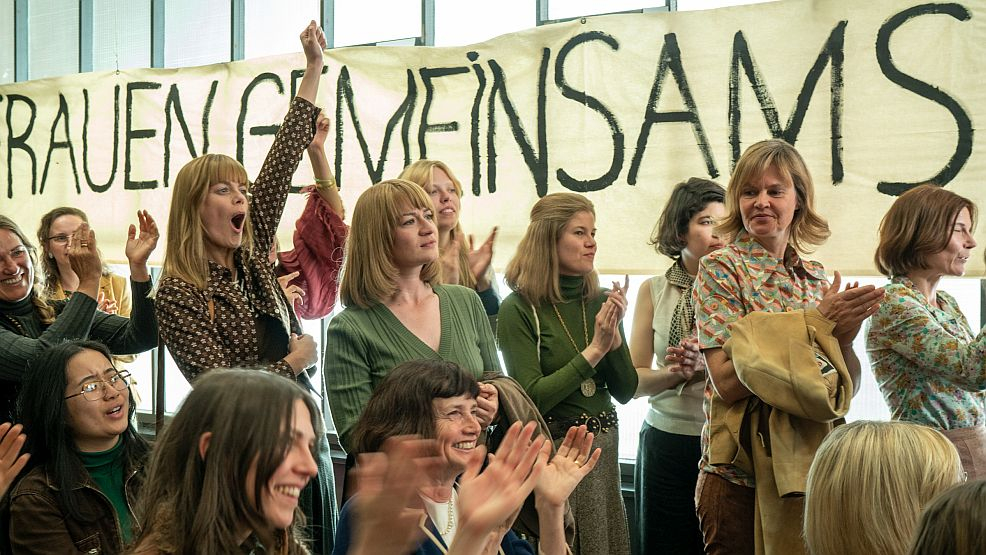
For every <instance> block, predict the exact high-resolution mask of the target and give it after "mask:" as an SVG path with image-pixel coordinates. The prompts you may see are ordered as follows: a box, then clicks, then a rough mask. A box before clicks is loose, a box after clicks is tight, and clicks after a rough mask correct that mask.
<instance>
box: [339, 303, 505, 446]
mask: <svg viewBox="0 0 986 555" xmlns="http://www.w3.org/2000/svg"><path fill="white" fill-rule="evenodd" d="M434 290H435V293H436V294H437V295H438V305H439V313H440V315H441V320H442V336H441V340H440V342H439V345H438V351H437V352H436V351H434V350H433V349H432V348H431V347H429V346H428V345H426V344H425V343H424V342H422V341H421V340H420V339H418V337H417V336H416V335H414V334H413V333H411V331H410V330H408V329H407V328H406V327H404V324H402V323H401V321H400V320H398V319H397V317H396V316H394V313H393V312H391V311H390V309H389V308H387V307H386V306H384V305H383V304H376V305H373V306H371V307H369V308H365V309H364V308H359V307H357V306H350V307H347V308H346V309H345V310H343V311H342V312H341V313H339V314H338V315H336V316H335V317H333V318H332V320H331V321H330V322H329V329H328V331H327V333H326V337H325V358H324V361H323V364H322V370H323V372H324V375H325V386H326V391H327V393H328V396H329V408H330V409H331V411H332V420H333V421H334V422H335V427H336V432H337V433H338V434H339V437H340V439H341V440H342V445H343V447H345V448H346V449H347V450H350V449H351V447H352V446H351V445H350V444H349V437H350V432H352V429H353V427H354V426H355V425H356V421H357V420H358V419H359V417H360V414H362V413H363V408H364V407H366V403H367V401H369V400H370V395H371V394H372V393H373V391H374V390H375V389H376V387H377V385H379V384H380V382H381V381H383V379H384V378H385V377H387V374H389V373H390V371H391V370H393V369H394V367H395V366H397V365H398V364H401V363H403V362H407V361H409V360H444V361H448V362H454V363H456V364H458V365H459V366H461V367H462V368H463V369H464V370H466V371H468V372H470V373H472V375H473V376H475V377H476V378H477V379H478V378H479V377H480V376H482V375H483V373H484V372H497V373H500V372H501V370H500V360H499V358H498V357H497V355H496V344H495V342H494V340H493V332H492V331H491V330H490V321H489V319H488V318H487V317H486V312H485V311H484V310H483V304H482V303H481V302H480V300H479V297H478V296H477V295H476V292H475V291H473V290H472V289H469V288H467V287H461V286H459V285H438V286H435V287H434Z"/></svg>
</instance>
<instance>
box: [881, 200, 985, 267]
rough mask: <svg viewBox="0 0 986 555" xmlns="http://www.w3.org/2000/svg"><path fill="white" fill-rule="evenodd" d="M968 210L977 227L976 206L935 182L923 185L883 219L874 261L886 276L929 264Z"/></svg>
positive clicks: (900, 201)
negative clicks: (929, 258)
mask: <svg viewBox="0 0 986 555" xmlns="http://www.w3.org/2000/svg"><path fill="white" fill-rule="evenodd" d="M963 208H967V209H968V210H969V216H971V217H972V228H973V229H971V230H969V231H970V232H971V231H972V230H974V229H975V228H976V205H975V204H974V203H973V202H972V201H971V200H969V199H967V198H965V197H961V196H959V195H957V194H955V193H953V192H951V191H946V190H945V189H942V188H941V187H937V186H935V185H920V186H918V187H915V188H913V189H911V190H910V191H907V192H906V193H904V194H903V195H901V196H900V197H898V198H897V200H896V201H894V203H893V205H891V206H890V210H887V213H886V214H885V215H884V216H883V220H882V221H881V222H880V243H879V244H878V245H877V247H876V254H875V255H874V256H873V261H874V262H876V267H877V269H878V270H880V273H881V274H883V275H885V276H887V277H895V276H906V275H907V274H909V273H911V272H912V271H914V270H923V269H925V268H927V267H928V257H930V256H932V255H935V254H938V253H939V252H941V251H943V250H945V247H947V246H948V241H949V239H950V238H951V237H952V228H953V227H954V226H955V220H956V219H958V217H959V212H961V211H962V209H963Z"/></svg>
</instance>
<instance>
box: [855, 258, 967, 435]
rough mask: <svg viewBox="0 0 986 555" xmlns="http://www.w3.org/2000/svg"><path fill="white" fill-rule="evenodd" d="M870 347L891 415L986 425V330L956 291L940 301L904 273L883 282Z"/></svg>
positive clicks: (945, 424) (939, 423) (945, 425)
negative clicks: (973, 322)
mask: <svg viewBox="0 0 986 555" xmlns="http://www.w3.org/2000/svg"><path fill="white" fill-rule="evenodd" d="M886 291H887V293H886V296H885V297H884V300H883V304H882V305H880V309H879V311H878V312H877V313H876V314H874V315H873V317H872V318H871V319H870V322H869V324H868V329H867V333H866V353H867V355H868V356H869V358H870V364H871V365H872V367H873V374H874V375H875V376H876V381H877V383H878V384H879V386H880V391H882V392H883V398H884V399H885V400H886V401H887V405H888V406H889V407H890V412H891V417H892V418H893V419H894V420H907V421H909V422H917V423H919V424H924V425H927V426H934V427H935V428H939V429H942V430H952V429H957V428H969V427H973V426H982V425H983V424H986V333H984V332H983V331H980V332H979V335H976V336H973V335H972V331H971V329H970V328H969V322H968V321H967V320H966V318H965V316H964V315H963V314H962V312H961V311H959V307H958V304H957V303H956V302H955V299H954V298H952V296H951V295H949V294H948V293H945V292H944V291H938V294H937V298H938V305H939V306H940V307H941V308H935V307H933V306H931V305H930V304H929V303H928V301H927V299H926V298H925V296H924V295H923V294H922V293H921V292H920V291H918V290H917V288H915V286H914V283H913V282H912V281H911V280H910V279H908V278H906V277H895V278H893V279H892V280H891V283H890V285H888V286H887V288H886Z"/></svg>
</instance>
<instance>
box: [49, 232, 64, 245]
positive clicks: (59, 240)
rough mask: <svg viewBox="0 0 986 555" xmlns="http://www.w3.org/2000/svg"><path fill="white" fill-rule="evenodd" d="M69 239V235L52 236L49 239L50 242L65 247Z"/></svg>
mask: <svg viewBox="0 0 986 555" xmlns="http://www.w3.org/2000/svg"><path fill="white" fill-rule="evenodd" d="M68 238H69V236H68V235H64V234H63V235H52V236H51V237H49V238H48V240H49V241H54V242H56V243H58V244H59V245H64V244H65V243H68Z"/></svg>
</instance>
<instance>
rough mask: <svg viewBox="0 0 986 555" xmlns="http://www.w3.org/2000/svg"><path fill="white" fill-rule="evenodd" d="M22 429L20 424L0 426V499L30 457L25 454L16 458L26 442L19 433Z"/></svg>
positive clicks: (24, 437)
mask: <svg viewBox="0 0 986 555" xmlns="http://www.w3.org/2000/svg"><path fill="white" fill-rule="evenodd" d="M22 428H23V427H22V426H21V425H20V424H16V425H11V424H10V422H4V423H3V424H0V438H3V439H2V440H0V497H3V496H4V495H5V494H6V492H7V489H9V488H10V484H12V483H13V482H14V478H16V477H17V475H18V474H20V472H21V470H24V465H26V464H27V459H28V458H30V456H31V455H29V454H27V453H24V454H22V455H20V456H18V453H20V452H21V448H22V447H24V442H25V441H27V436H25V435H24V434H23V433H21V429H22Z"/></svg>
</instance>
